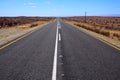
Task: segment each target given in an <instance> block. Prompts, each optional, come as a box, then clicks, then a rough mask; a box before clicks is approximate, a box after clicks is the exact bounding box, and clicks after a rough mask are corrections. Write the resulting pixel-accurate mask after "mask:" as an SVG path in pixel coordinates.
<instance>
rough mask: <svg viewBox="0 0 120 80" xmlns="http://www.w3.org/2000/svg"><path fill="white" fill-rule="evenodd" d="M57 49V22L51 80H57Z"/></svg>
mask: <svg viewBox="0 0 120 80" xmlns="http://www.w3.org/2000/svg"><path fill="white" fill-rule="evenodd" d="M57 49H58V22H57V32H56V42H55V50H54V62H53V71H52V80H57Z"/></svg>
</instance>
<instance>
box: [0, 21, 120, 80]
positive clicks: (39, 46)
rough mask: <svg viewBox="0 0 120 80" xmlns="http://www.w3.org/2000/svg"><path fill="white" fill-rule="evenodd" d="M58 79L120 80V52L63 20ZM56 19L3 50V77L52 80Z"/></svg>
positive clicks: (0, 65) (0, 69)
mask: <svg viewBox="0 0 120 80" xmlns="http://www.w3.org/2000/svg"><path fill="white" fill-rule="evenodd" d="M60 25H61V27H60V28H59V34H60V35H61V40H59V39H58V40H59V41H58V53H57V56H58V58H57V59H58V61H57V80H120V51H119V50H116V49H114V48H112V47H111V46H109V45H107V44H105V43H103V42H100V41H99V40H97V39H95V38H93V37H91V36H89V35H87V34H85V33H83V32H82V31H80V30H78V29H76V28H75V27H73V26H71V25H69V24H67V23H64V22H63V21H60ZM56 30H57V21H55V22H53V23H50V24H48V25H46V26H44V27H43V28H41V29H39V30H37V31H35V32H33V33H32V34H30V35H29V36H27V37H25V38H23V39H21V40H19V41H17V42H15V43H14V44H12V45H10V46H8V47H7V48H5V49H3V50H1V51H0V80H52V70H53V60H54V50H55V41H56Z"/></svg>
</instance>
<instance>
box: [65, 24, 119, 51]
mask: <svg viewBox="0 0 120 80" xmlns="http://www.w3.org/2000/svg"><path fill="white" fill-rule="evenodd" d="M65 23H67V24H69V25H72V26H73V27H75V28H77V29H79V30H80V31H82V32H84V33H86V34H87V35H89V36H91V37H93V38H95V39H97V40H99V41H101V42H103V43H105V44H107V45H109V46H111V47H112V48H114V49H117V50H119V51H120V47H118V46H116V45H114V44H112V43H110V42H108V41H106V40H104V39H101V38H99V37H97V36H93V35H91V34H89V33H87V32H86V31H83V30H81V29H80V28H81V27H80V28H79V27H78V26H76V25H74V24H72V23H69V22H65ZM82 29H84V28H82ZM85 30H86V29H85ZM92 32H93V31H92Z"/></svg>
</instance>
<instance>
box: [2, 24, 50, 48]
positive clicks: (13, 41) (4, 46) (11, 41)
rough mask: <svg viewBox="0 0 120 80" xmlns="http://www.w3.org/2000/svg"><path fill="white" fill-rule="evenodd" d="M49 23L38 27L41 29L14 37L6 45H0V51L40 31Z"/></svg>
mask: <svg viewBox="0 0 120 80" xmlns="http://www.w3.org/2000/svg"><path fill="white" fill-rule="evenodd" d="M50 23H51V22H49V23H47V24H43V25H40V26H41V27H39V28H36V29H34V30H31V31H28V32H26V33H24V34H22V35H20V36H18V37H16V38H15V39H12V40H10V41H8V42H7V43H5V44H3V45H0V50H2V49H4V48H6V47H8V46H10V45H12V44H13V43H15V42H17V41H19V40H21V39H23V38H25V37H27V36H29V35H30V34H32V33H33V32H35V31H37V30H38V29H41V28H42V27H43V26H46V25H48V24H50Z"/></svg>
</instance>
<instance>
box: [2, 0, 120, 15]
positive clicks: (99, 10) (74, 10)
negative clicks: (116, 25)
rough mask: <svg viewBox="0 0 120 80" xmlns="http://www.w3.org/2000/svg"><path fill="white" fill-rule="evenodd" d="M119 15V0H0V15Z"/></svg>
mask: <svg viewBox="0 0 120 80" xmlns="http://www.w3.org/2000/svg"><path fill="white" fill-rule="evenodd" d="M85 11H86V12H87V15H89V16H111V15H120V0H0V16H83V15H84V13H85Z"/></svg>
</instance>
